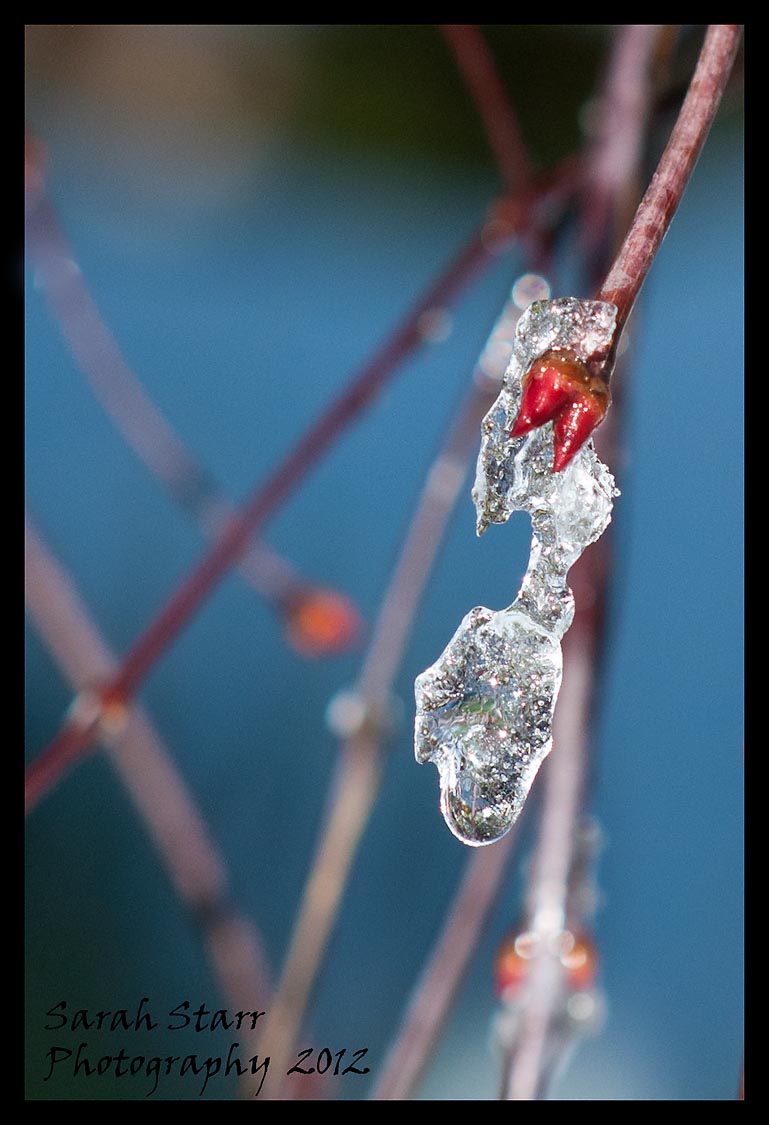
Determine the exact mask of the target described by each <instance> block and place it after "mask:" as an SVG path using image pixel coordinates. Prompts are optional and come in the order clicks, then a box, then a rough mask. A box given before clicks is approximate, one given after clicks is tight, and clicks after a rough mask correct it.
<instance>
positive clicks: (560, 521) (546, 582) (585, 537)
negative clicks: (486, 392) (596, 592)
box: [415, 298, 616, 847]
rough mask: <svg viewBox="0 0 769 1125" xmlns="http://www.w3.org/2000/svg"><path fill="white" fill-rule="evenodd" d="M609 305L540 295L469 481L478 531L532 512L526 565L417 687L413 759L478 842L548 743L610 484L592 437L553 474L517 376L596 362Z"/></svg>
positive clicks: (609, 328) (509, 811) (507, 818)
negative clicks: (574, 578) (519, 425)
mask: <svg viewBox="0 0 769 1125" xmlns="http://www.w3.org/2000/svg"><path fill="white" fill-rule="evenodd" d="M615 311H616V310H615V309H614V307H613V306H612V305H608V304H605V303H602V302H596V301H578V300H576V299H575V298H561V299H558V300H554V301H535V302H533V303H532V304H531V305H530V306H529V307H528V309H527V310H526V312H525V313H524V314H523V316H522V317H521V319H520V321H519V323H518V327H517V330H516V339H515V344H514V347H513V356H512V359H511V361H510V365H509V367H508V369H507V371H506V372H505V377H504V381H503V386H502V390H501V391H500V394H499V396H498V398H497V401H496V402H495V403H494V405H493V406H492V408H491V410H490V411H489V413H488V414H487V415H486V418H485V419H484V422H483V426H482V440H481V451H480V454H479V457H478V471H477V476H476V482H475V487H474V489H473V498H474V500H475V505H476V510H477V513H478V533H479V534H481V532H483V531H484V530H485V529H486V528H487V527H488V526H489V525H490V524H491V523H504V522H505V521H506V520H507V519H508V518H509V517H510V515H511V514H512V512H513V511H515V510H516V509H517V510H522V511H527V512H529V514H530V515H531V519H532V546H531V556H530V559H529V566H528V569H527V572H526V575H525V577H524V579H523V583H522V585H521V589H520V591H519V593H518V597H517V598H516V599H515V601H514V603H513V604H512V605H511V606H509V607H508V608H507V609H502V610H499V611H497V612H493V611H492V610H489V609H486V608H485V607H482V606H477V607H476V608H475V609H473V610H471V611H470V613H468V614H467V616H466V617H465V619H464V620H463V621H462V623H461V625H460V626H459V629H458V630H457V632H456V633H455V635H454V637H453V638H452V640H451V641H450V642H449V644H448V646H447V647H446V649H445V651H444V652H443V654H442V655H441V656H440V657H439V659H438V660H437V661H436V662H435V664H433V665H432V666H431V667H430V668H428V669H426V671H425V672H423V673H422V674H421V675H420V676H419V677H418V678H417V681H416V685H415V691H416V701H417V715H416V723H415V741H416V756H417V760H418V761H420V762H428V761H431V762H433V763H434V764H435V765H436V766H437V768H438V772H439V776H440V787H441V810H442V812H443V815H444V818H445V820H446V823H447V825H448V826H449V828H450V829H451V831H452V832H453V833H454V835H456V836H457V837H458V838H459V839H460V840H462V841H463V842H464V843H466V844H470V845H471V846H474V847H477V846H480V845H482V844H490V843H493V842H494V841H495V840H498V839H499V838H500V836H502V835H504V833H505V832H507V831H508V830H509V829H510V827H511V826H512V824H513V823H514V821H515V820H516V818H517V816H518V815H519V813H520V811H521V809H522V807H523V803H524V801H525V799H526V796H527V794H528V792H529V789H530V787H531V784H532V782H533V780H534V777H535V775H536V773H537V770H538V769H539V767H540V765H541V763H542V762H543V760H544V758H545V757H546V755H547V754H548V753H549V751H550V748H551V746H552V717H553V710H554V707H555V702H556V698H557V696H558V690H559V687H560V682H561V668H562V662H561V645H560V642H561V638H562V637H563V635H564V633H565V632H566V630H567V629H568V628H569V625H570V624H571V620H572V617H573V615H574V598H573V596H572V593H571V590H570V589H569V587H568V585H567V582H566V576H567V573H568V571H569V569H570V567H571V566H572V565H573V564H574V563H575V562H576V561H577V559H578V558H579V556H580V555H581V554H582V552H583V551H584V549H585V548H586V547H587V546H588V545H589V544H590V543H592V542H594V541H595V540H596V539H598V538H599V537H600V535H601V534H602V533H603V531H604V530H605V528H606V526H607V525H608V523H609V520H610V518H611V510H612V502H613V497H614V495H615V491H616V490H615V488H614V479H613V477H612V476H611V473H610V472H609V471H608V469H607V468H606V466H605V465H604V464H602V462H601V461H599V460H598V458H597V457H596V455H595V452H594V450H593V446H592V442H591V441H588V442H587V444H586V445H584V446H582V448H581V449H579V451H578V452H577V454H576V456H575V457H574V458H573V460H571V461H570V463H569V464H568V465H567V467H566V468H565V469H564V470H563V471H562V472H559V473H553V472H552V467H553V448H552V445H553V443H552V436H551V427H550V426H549V425H547V426H544V427H541V428H539V429H535V430H534V431H533V432H530V433H526V434H524V435H522V436H512V431H513V428H514V425H515V422H516V418H517V417H518V413H519V407H520V401H521V388H522V382H523V376H524V375H525V373H526V372H528V371H529V369H530V368H531V366H532V363H533V362H534V360H535V359H536V358H537V357H538V356H540V355H543V354H545V353H549V352H551V351H553V350H556V351H559V350H565V349H568V352H569V354H571V355H573V356H575V357H576V359H577V360H579V361H580V362H581V363H582V364H584V365H586V366H593V367H594V369H595V370H600V365H601V363H603V362H605V361H606V358H607V356H608V355H609V353H610V349H611V345H612V341H613V337H614V330H615Z"/></svg>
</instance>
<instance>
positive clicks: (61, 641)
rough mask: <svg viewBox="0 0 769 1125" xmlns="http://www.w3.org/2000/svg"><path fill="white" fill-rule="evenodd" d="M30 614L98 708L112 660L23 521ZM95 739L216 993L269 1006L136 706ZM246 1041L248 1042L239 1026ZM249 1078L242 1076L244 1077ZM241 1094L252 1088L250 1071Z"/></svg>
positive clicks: (232, 1001) (217, 867)
mask: <svg viewBox="0 0 769 1125" xmlns="http://www.w3.org/2000/svg"><path fill="white" fill-rule="evenodd" d="M25 531H26V544H25V546H26V560H25V561H26V579H27V583H26V596H27V605H28V609H29V614H30V617H31V619H32V621H33V622H34V625H35V627H36V629H37V630H38V632H39V633H40V635H41V637H42V638H43V640H44V642H45V644H46V645H47V647H48V649H49V651H50V652H51V655H52V656H53V658H54V660H55V661H56V663H57V664H58V665H59V667H60V668H61V670H62V673H63V674H64V676H65V677H66V678H67V680H68V681H69V682H70V684H71V685H72V687H73V688H74V689H75V690H76V691H77V692H78V693H79V695H78V697H77V699H78V701H79V706H80V709H81V710H87V709H89V708H91V709H92V710H95V711H97V712H99V701H98V698H97V697H95V696H94V695H93V694H92V693H91V687H92V685H93V684H94V683H97V682H99V681H100V680H104V679H106V678H107V677H108V676H109V675H110V674H111V672H112V671H113V670H114V667H115V661H114V657H113V656H112V654H111V653H110V652H109V649H108V648H107V646H106V644H105V642H104V640H103V639H102V637H101V635H100V633H99V632H98V630H97V628H96V626H95V625H94V624H93V622H92V621H91V619H90V616H89V614H88V611H87V610H86V608H85V606H84V605H83V603H82V601H81V600H80V597H79V595H78V593H77V591H76V590H75V588H74V587H73V585H72V582H71V580H70V579H69V577H68V576H67V574H65V572H64V571H63V569H62V567H61V565H60V564H59V563H58V562H57V561H56V560H55V559H54V558H53V556H52V555H51V554H50V552H49V550H48V549H47V547H46V546H45V544H44V543H43V541H42V539H41V538H40V535H39V533H38V532H37V531H36V530H35V529H34V528H33V527H32V525H31V523H29V522H28V523H27V526H26V529H25ZM99 718H100V726H99V738H100V740H101V741H102V742H103V744H104V747H105V751H106V754H107V757H108V758H109V760H110V762H111V763H112V766H113V768H114V769H115V772H116V773H117V775H118V777H119V778H120V780H121V781H122V783H123V785H124V786H125V788H126V790H127V792H128V794H129V796H130V798H131V800H132V801H133V803H134V805H135V807H136V809H137V811H138V812H139V814H140V816H141V819H142V822H143V823H144V825H145V827H146V829H147V832H148V833H149V835H150V836H151V838H152V839H153V841H154V843H155V846H156V848H157V849H158V853H159V855H160V857H161V860H162V862H163V865H164V867H165V868H166V871H167V872H168V875H169V878H170V880H171V882H172V884H173V886H174V888H175V890H176V893H177V895H178V896H179V899H180V900H181V901H182V902H183V903H184V905H185V906H186V907H187V908H188V910H189V911H190V914H191V916H192V918H193V919H194V921H195V923H196V924H197V925H198V926H199V927H200V930H201V932H202V936H203V940H204V944H205V946H206V948H207V951H208V957H209V959H210V962H211V966H212V968H213V970H214V974H215V976H216V978H217V980H218V981H219V985H220V987H221V989H222V994H223V996H224V997H225V998H226V1001H227V1003H228V1004H229V1005H231V1006H232V1008H233V1010H235V1009H242V1008H244V1007H245V1006H246V1005H249V1006H250V1007H251V1010H254V1009H255V1008H256V1007H257V1005H260V1006H261V1008H262V1009H264V1008H265V1007H267V1006H268V1004H269V998H270V995H271V991H272V987H271V984H270V981H269V974H268V970H267V959H266V955H265V953H264V951H263V948H262V942H261V939H260V937H259V935H258V933H257V930H256V927H255V926H254V925H253V923H252V922H250V921H249V920H248V919H246V918H245V917H243V916H242V915H241V914H240V913H239V911H238V910H237V909H236V908H235V907H234V906H233V905H232V903H231V902H230V900H229V893H228V877H227V871H226V866H225V862H224V859H223V857H222V855H221V853H220V851H219V849H218V848H217V846H216V844H215V843H214V842H213V840H212V839H211V838H210V836H209V833H208V828H207V827H206V825H205V823H204V821H203V819H202V817H201V815H200V812H199V811H198V809H197V808H196V806H195V802H194V799H193V797H192V795H191V793H190V791H189V790H188V788H187V786H186V784H185V782H184V779H183V778H182V777H181V775H180V774H179V773H178V771H177V769H176V767H175V765H174V763H173V760H172V758H171V755H170V753H169V751H168V750H167V748H166V747H165V746H164V744H163V742H162V741H161V739H160V737H159V736H158V735H157V733H156V732H155V730H154V728H153V726H152V724H151V722H150V720H149V718H148V717H147V715H146V714H145V713H144V711H143V710H142V709H141V708H139V707H136V706H133V707H130V708H122V709H118V710H116V711H115V710H113V711H112V712H110V711H107V712H100V714H99ZM242 1034H244V1037H245V1039H246V1047H253V1048H255V1047H256V1035H255V1033H254V1031H251V1030H249V1029H248V1028H244V1030H243V1033H242ZM249 1077H250V1079H251V1081H250V1083H249V1082H248V1078H249ZM243 1082H244V1085H243V1092H244V1094H246V1095H248V1096H252V1095H253V1093H254V1089H253V1084H254V1079H253V1076H246V1078H244V1080H243Z"/></svg>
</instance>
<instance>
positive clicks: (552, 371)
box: [510, 352, 590, 437]
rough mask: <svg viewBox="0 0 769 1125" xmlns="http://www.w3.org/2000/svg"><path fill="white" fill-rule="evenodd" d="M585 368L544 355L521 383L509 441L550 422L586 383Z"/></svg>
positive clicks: (566, 357) (573, 361) (562, 356)
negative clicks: (518, 407)
mask: <svg viewBox="0 0 769 1125" xmlns="http://www.w3.org/2000/svg"><path fill="white" fill-rule="evenodd" d="M589 380H590V376H589V374H588V372H587V371H586V369H585V368H584V366H583V365H582V364H581V363H580V362H579V360H577V359H575V358H574V357H572V356H569V355H566V354H559V353H557V352H546V353H545V355H543V356H540V357H539V359H536V360H535V361H534V363H533V364H532V365H531V367H530V368H529V370H528V371H527V372H526V375H525V377H524V380H523V390H522V393H521V405H520V409H519V411H518V417H517V418H516V421H515V425H514V426H513V428H512V430H511V431H510V436H511V437H523V435H524V434H527V433H528V432H529V431H530V430H533V429H535V428H536V427H537V426H544V425H545V423H546V422H552V420H553V419H554V418H555V417H556V415H558V414H559V413H560V412H561V411H562V410H563V409H564V408H565V407H566V406H568V404H569V403H570V402H571V401H572V400H573V399H574V396H575V395H576V394H578V393H579V392H580V391H581V390H583V389H584V388H585V386H586V385H587V384H588V383H589Z"/></svg>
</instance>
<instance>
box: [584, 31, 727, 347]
mask: <svg viewBox="0 0 769 1125" xmlns="http://www.w3.org/2000/svg"><path fill="white" fill-rule="evenodd" d="M741 32H742V28H741V25H740V24H731V23H730V24H711V26H710V27H709V28H708V31H707V34H706V36H705V42H704V44H703V47H702V51H701V53H700V57H699V61H698V63H697V68H696V70H695V72H694V76H693V78H692V81H691V84H690V86H689V92H688V93H687V95H686V98H685V100H684V104H683V106H682V107H681V112H680V113H679V115H678V120H677V121H676V124H675V127H674V129H673V132H672V133H671V135H670V139H669V141H668V143H667V145H666V147H665V151H664V152H663V154H662V157H661V159H660V162H659V164H658V166H657V170H656V172H655V173H654V176H653V177H652V181H651V183H650V184H649V187H648V189H647V191H646V194H645V195H644V197H643V199H642V200H641V203H640V205H639V207H638V211H637V212H636V216H635V218H634V220H633V224H632V226H631V228H630V230H629V231H628V233H627V236H626V238H625V241H624V243H623V244H622V248H621V249H620V252H619V254H618V256H617V259H616V261H615V262H614V265H613V266H612V267H611V269H610V270H609V273H608V275H607V277H606V280H605V281H604V283H603V285H602V286H601V288H600V290H599V292H598V294H597V300H599V301H610V302H611V303H612V304H615V305H616V306H617V309H618V311H619V316H618V328H617V336H616V339H618V338H619V335H620V332H621V329H622V326H623V325H624V324H625V322H626V321H627V318H628V316H629V315H630V311H631V309H632V307H633V304H634V303H635V299H636V297H637V296H638V293H639V290H640V288H641V286H642V285H643V282H644V279H645V278H646V275H647V273H648V272H649V268H650V267H651V264H652V262H653V261H654V256H655V254H656V253H657V251H658V250H659V248H660V245H661V244H662V240H663V238H664V237H665V234H666V233H667V230H668V227H669V226H670V222H671V220H672V218H673V215H674V214H675V211H676V208H677V207H678V204H679V203H680V201H681V197H682V195H683V193H684V190H685V188H686V185H687V184H688V182H689V179H690V177H691V174H692V172H693V171H694V166H695V164H696V163H697V158H698V157H699V155H700V152H701V150H702V146H703V144H704V143H705V138H706V137H707V135H708V132H709V131H710V126H711V124H712V123H713V118H714V117H715V114H716V110H717V109H718V105H719V102H720V101H721V95H722V93H723V90H724V87H725V86H726V83H727V81H728V78H729V74H730V72H731V69H732V64H733V63H734V58H735V56H736V54H737V48H738V46H739V42H740V35H741Z"/></svg>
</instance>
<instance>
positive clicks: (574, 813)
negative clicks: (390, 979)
mask: <svg viewBox="0 0 769 1125" xmlns="http://www.w3.org/2000/svg"><path fill="white" fill-rule="evenodd" d="M599 546H600V545H598V544H596V545H594V546H593V551H596V550H597V549H598V547H599ZM583 562H584V567H583V568H582V569H583V572H584V573H586V574H587V575H589V574H590V570H591V568H592V562H591V559H590V557H589V556H586V557H585V559H580V561H579V562H578V563H577V565H576V566H575V568H574V569H575V572H576V571H577V568H579V567H580V563H583ZM578 580H579V576H577V580H576V581H578ZM576 581H575V585H576ZM595 594H596V596H598V592H597V590H596V591H595ZM577 604H578V605H579V602H578V603H577ZM584 604H585V602H584V599H583V605H584ZM578 612H579V611H577V614H575V620H574V624H573V625H572V627H571V629H570V630H569V632H568V633H567V635H566V637H565V638H564V646H563V647H564V676H563V684H562V687H561V692H560V696H559V699H558V708H557V709H556V713H555V721H554V724H553V736H554V737H553V743H554V749H553V751H552V753H551V755H550V756H549V758H548V760H547V762H546V763H545V766H544V767H543V772H544V774H545V776H544V778H543V781H544V786H543V801H542V810H541V819H540V826H539V831H538V836H537V844H536V848H535V853H534V859H533V863H532V869H531V875H530V878H529V881H528V887H527V892H526V915H527V918H528V919H529V921H528V923H527V927H526V928H527V931H528V932H530V933H532V934H534V935H536V937H537V938H538V939H539V940H538V947H539V948H540V950H541V952H540V953H539V955H538V956H536V957H535V958H534V959H533V960H532V965H531V970H530V975H529V980H528V982H527V988H526V993H525V1000H524V1001H523V1002H522V1010H521V1014H520V1021H519V1024H518V1027H517V1030H516V1035H515V1043H514V1045H513V1048H512V1050H511V1052H510V1056H509V1059H508V1062H507V1075H506V1079H505V1084H504V1095H503V1096H504V1097H505V1098H507V1099H508V1100H514V1101H521V1100H522V1101H531V1100H536V1099H539V1098H541V1097H543V1096H544V1094H545V1092H546V1089H547V1084H548V1079H549V1078H550V1077H551V1075H552V1066H553V1062H554V1059H553V1052H552V1034H553V1024H554V1021H555V1020H556V1018H557V1017H558V1015H559V1013H560V1009H561V1006H562V1003H563V994H564V970H563V966H562V965H561V963H560V961H559V959H558V956H557V955H556V953H555V952H554V950H553V949H552V939H553V938H555V937H557V935H558V934H560V933H562V932H563V931H564V930H565V929H566V927H567V921H568V918H567V907H568V899H569V889H570V886H569V877H570V873H571V871H572V868H573V864H574V859H575V843H576V839H577V828H578V825H579V822H580V819H581V809H582V800H583V790H584V785H585V774H586V767H587V758H588V747H589V742H590V738H589V724H590V704H591V697H592V693H593V688H594V671H593V668H594V657H595V648H596V640H597V638H596V631H595V628H594V626H593V625H592V624H591V623H590V621H589V618H588V622H587V623H585V622H584V620H583V621H582V622H580V621H578V619H577V616H578ZM591 612H592V610H589V611H588V613H589V614H590V613H591Z"/></svg>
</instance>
